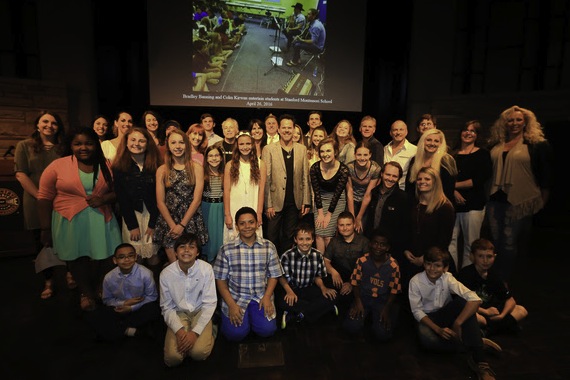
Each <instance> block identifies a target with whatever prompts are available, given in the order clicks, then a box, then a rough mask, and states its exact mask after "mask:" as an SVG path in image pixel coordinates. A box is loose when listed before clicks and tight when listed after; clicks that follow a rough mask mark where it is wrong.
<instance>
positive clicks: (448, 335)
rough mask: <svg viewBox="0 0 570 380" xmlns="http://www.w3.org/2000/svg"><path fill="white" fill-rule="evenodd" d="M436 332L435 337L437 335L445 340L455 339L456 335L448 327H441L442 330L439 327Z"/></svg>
mask: <svg viewBox="0 0 570 380" xmlns="http://www.w3.org/2000/svg"><path fill="white" fill-rule="evenodd" d="M436 332H437V335H439V336H440V337H442V338H443V339H445V340H451V339H457V334H456V333H455V331H453V330H452V329H450V328H449V327H443V328H441V327H440V328H439V329H438V330H437V331H436Z"/></svg>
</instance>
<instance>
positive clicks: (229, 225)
mask: <svg viewBox="0 0 570 380" xmlns="http://www.w3.org/2000/svg"><path fill="white" fill-rule="evenodd" d="M224 223H226V227H227V228H228V230H231V229H233V228H234V222H233V220H232V217H231V216H228V215H226V216H225V217H224Z"/></svg>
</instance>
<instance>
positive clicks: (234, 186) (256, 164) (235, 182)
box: [224, 131, 267, 244]
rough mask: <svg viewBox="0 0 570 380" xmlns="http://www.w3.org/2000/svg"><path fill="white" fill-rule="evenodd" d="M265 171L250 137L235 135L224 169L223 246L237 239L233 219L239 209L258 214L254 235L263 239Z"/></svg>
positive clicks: (244, 134)
mask: <svg viewBox="0 0 570 380" xmlns="http://www.w3.org/2000/svg"><path fill="white" fill-rule="evenodd" d="M266 179H267V172H266V169H265V164H264V163H263V161H262V160H261V159H260V158H258V157H257V152H256V149H255V144H254V141H253V138H252V137H251V134H250V133H249V132H246V131H242V132H240V133H239V134H238V137H237V142H236V144H235V146H234V150H233V153H232V159H231V161H229V162H228V164H227V165H226V167H225V170H224V222H225V227H224V244H225V243H227V242H229V241H231V240H233V239H234V238H235V237H236V236H237V230H236V229H235V228H234V227H235V226H234V217H235V214H236V212H237V210H239V209H240V208H242V207H246V206H247V207H251V208H253V209H254V210H256V211H257V231H256V232H257V236H259V237H262V236H263V233H262V230H261V224H262V215H263V200H264V193H265V181H266Z"/></svg>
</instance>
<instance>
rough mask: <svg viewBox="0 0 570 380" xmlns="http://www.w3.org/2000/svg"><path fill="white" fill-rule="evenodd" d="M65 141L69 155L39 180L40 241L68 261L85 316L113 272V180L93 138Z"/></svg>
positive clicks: (86, 132) (89, 134)
mask: <svg viewBox="0 0 570 380" xmlns="http://www.w3.org/2000/svg"><path fill="white" fill-rule="evenodd" d="M70 140H71V143H70V146H69V151H70V153H71V154H70V155H68V156H65V157H62V158H59V159H56V160H54V161H53V162H52V163H51V164H50V165H48V166H47V167H46V169H45V170H44V172H43V173H42V176H41V178H40V187H39V191H38V213H39V217H40V225H41V240H42V243H43V244H44V245H46V246H52V245H53V247H54V250H55V253H56V254H57V255H58V257H59V258H60V259H61V260H63V261H66V262H67V264H68V267H69V270H70V271H71V273H72V274H73V277H74V278H75V280H76V281H77V285H78V288H79V290H80V292H81V301H80V305H81V309H82V310H85V311H90V310H93V309H95V306H96V302H95V300H96V297H97V294H98V291H99V288H100V284H101V280H102V278H103V276H104V275H105V273H107V272H108V271H109V270H110V269H111V268H112V261H111V258H110V257H111V256H112V254H113V251H114V249H115V247H116V246H117V245H119V244H120V243H121V232H120V228H119V225H118V223H117V220H116V219H115V215H114V214H113V211H112V207H111V205H112V204H113V202H114V201H115V193H114V191H113V178H112V175H111V170H110V169H109V163H108V161H107V160H106V159H105V157H104V155H103V151H102V150H101V145H100V144H99V140H98V137H97V135H96V134H95V132H94V131H93V130H92V129H90V128H83V129H81V130H79V131H77V132H75V133H74V134H72V135H71V139H70ZM92 266H95V267H96V268H92ZM93 269H95V270H93ZM93 273H97V275H95V276H94V275H93Z"/></svg>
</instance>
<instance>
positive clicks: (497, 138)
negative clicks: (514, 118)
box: [489, 106, 546, 147]
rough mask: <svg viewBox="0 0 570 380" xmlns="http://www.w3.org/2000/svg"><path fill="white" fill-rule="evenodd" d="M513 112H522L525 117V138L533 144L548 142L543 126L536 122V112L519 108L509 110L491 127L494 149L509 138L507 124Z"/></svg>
mask: <svg viewBox="0 0 570 380" xmlns="http://www.w3.org/2000/svg"><path fill="white" fill-rule="evenodd" d="M513 112H521V113H522V114H523V117H524V121H525V127H524V130H523V138H524V139H525V140H526V141H528V142H530V143H531V144H536V143H539V142H543V141H546V137H545V136H544V131H543V129H542V125H540V123H539V122H538V121H537V120H536V116H535V114H534V112H532V111H531V110H527V109H526V108H522V107H519V106H512V107H510V108H507V109H506V110H504V111H503V112H501V115H500V116H499V118H498V119H497V120H496V121H495V123H494V124H493V126H492V127H491V136H490V137H489V145H490V146H491V147H492V146H494V145H497V144H499V143H503V142H505V140H506V137H507V122H508V119H509V118H510V117H511V114H512V113H513Z"/></svg>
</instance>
